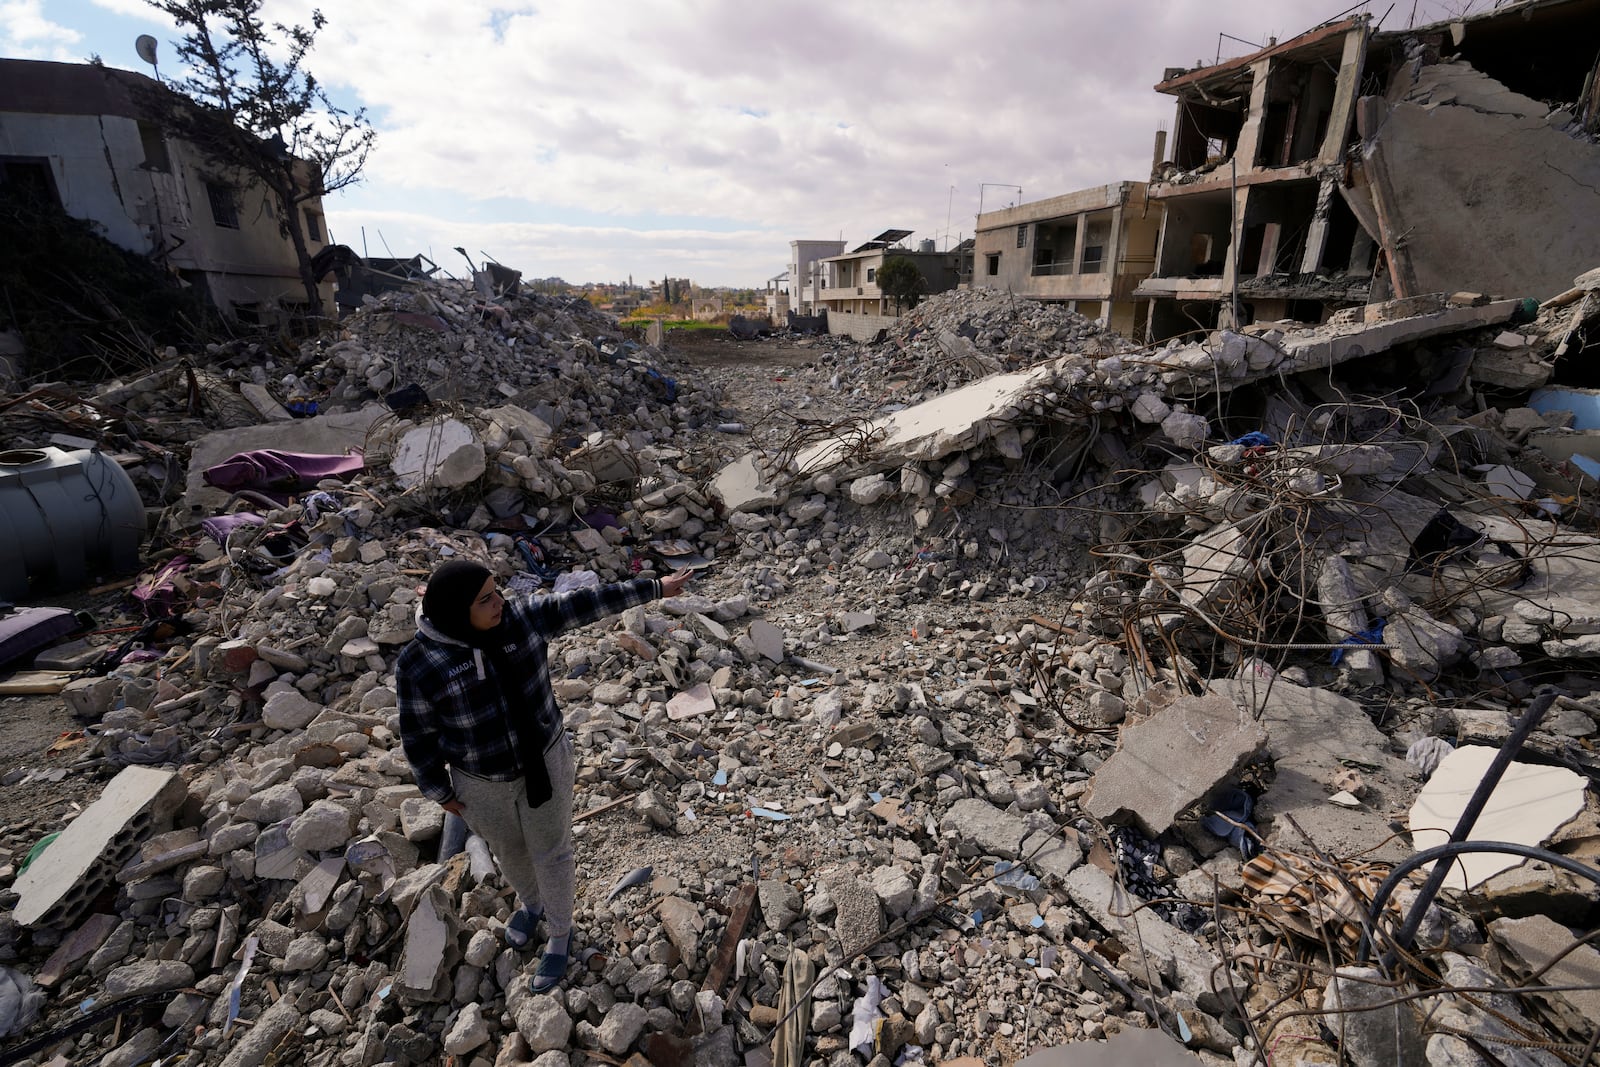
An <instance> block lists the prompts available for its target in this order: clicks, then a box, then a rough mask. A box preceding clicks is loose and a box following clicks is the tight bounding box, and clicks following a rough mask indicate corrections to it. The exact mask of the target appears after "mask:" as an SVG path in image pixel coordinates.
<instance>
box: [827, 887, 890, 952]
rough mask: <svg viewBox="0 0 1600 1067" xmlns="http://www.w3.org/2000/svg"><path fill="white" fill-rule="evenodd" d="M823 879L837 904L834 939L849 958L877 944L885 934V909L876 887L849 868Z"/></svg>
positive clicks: (831, 898)
mask: <svg viewBox="0 0 1600 1067" xmlns="http://www.w3.org/2000/svg"><path fill="white" fill-rule="evenodd" d="M820 880H821V882H822V887H823V890H824V891H825V892H826V893H827V894H828V898H829V899H830V900H832V901H833V906H834V917H833V931H834V936H836V937H837V938H838V939H839V947H840V949H841V950H842V951H843V953H844V955H845V958H846V959H848V958H850V957H851V956H854V955H855V954H856V953H858V952H860V951H862V950H863V949H865V948H866V947H867V946H868V945H870V944H872V943H873V942H874V941H876V940H877V939H878V935H879V934H881V933H882V932H883V906H882V904H881V903H880V902H879V900H878V894H876V893H874V892H873V891H872V887H871V886H869V885H867V884H865V883H863V882H862V881H861V879H859V878H857V877H856V876H855V874H854V873H853V872H852V871H850V870H848V869H846V868H837V869H835V870H832V871H825V872H823V874H822V876H821V879H820Z"/></svg>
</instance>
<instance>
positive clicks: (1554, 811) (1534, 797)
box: [1410, 745, 1588, 889]
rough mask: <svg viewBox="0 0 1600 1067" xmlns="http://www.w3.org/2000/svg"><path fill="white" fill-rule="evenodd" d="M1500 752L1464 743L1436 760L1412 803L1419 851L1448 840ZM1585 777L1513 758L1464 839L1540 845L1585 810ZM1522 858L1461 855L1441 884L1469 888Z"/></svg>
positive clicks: (1494, 854)
mask: <svg viewBox="0 0 1600 1067" xmlns="http://www.w3.org/2000/svg"><path fill="white" fill-rule="evenodd" d="M1498 752H1499V750H1498V749H1493V748H1489V747H1488V746H1487V745H1463V746H1461V747H1460V748H1458V749H1456V750H1455V751H1454V752H1452V753H1450V754H1449V755H1448V756H1446V757H1445V758H1444V759H1443V760H1441V761H1440V762H1439V766H1438V769H1437V770H1435V771H1434V772H1433V777H1431V778H1429V779H1428V782H1427V784H1426V785H1424V786H1423V787H1422V791H1421V792H1420V793H1418V794H1417V800H1416V803H1414V804H1412V805H1411V813H1410V827H1411V841H1412V844H1413V845H1415V846H1416V849H1417V851H1418V852H1422V851H1425V850H1427V849H1430V848H1433V847H1434V846H1435V845H1442V844H1444V843H1445V842H1446V841H1448V840H1450V834H1451V831H1453V830H1454V829H1455V827H1456V823H1457V822H1459V821H1460V819H1461V812H1462V811H1463V810H1464V809H1465V808H1466V806H1467V802H1468V801H1469V800H1470V799H1471V798H1472V794H1473V792H1474V790H1476V789H1477V788H1478V784H1479V783H1480V782H1482V781H1483V775H1484V772H1485V771H1487V770H1488V769H1489V764H1490V763H1492V762H1493V761H1494V758H1495V756H1496V755H1497V754H1498ZM1587 782H1588V780H1587V779H1586V778H1584V777H1583V776H1581V775H1579V774H1575V773H1573V772H1572V771H1569V770H1567V769H1566V768H1565V767H1541V766H1536V765H1534V764H1531V763H1517V762H1513V763H1512V764H1511V765H1510V766H1508V767H1507V768H1506V770H1505V774H1504V776H1502V777H1501V779H1500V782H1499V784H1497V785H1496V786H1495V788H1494V792H1492V793H1490V794H1489V800H1488V802H1487V803H1486V804H1485V805H1484V807H1483V811H1482V813H1481V814H1480V815H1479V816H1478V821H1477V823H1476V824H1474V826H1473V828H1472V831H1471V833H1470V834H1469V835H1468V840H1472V841H1511V842H1515V843H1517V844H1523V845H1535V846H1537V845H1542V844H1544V842H1545V841H1546V840H1548V839H1549V837H1550V835H1551V834H1553V833H1555V832H1556V830H1558V829H1560V828H1561V826H1562V825H1563V824H1565V823H1566V822H1568V821H1569V820H1570V819H1572V818H1573V817H1574V816H1575V815H1577V814H1578V813H1579V812H1580V811H1582V810H1583V805H1584V789H1585V786H1586V785H1587ZM1522 862H1524V861H1523V860H1522V859H1521V858H1520V857H1517V856H1507V855H1504V854H1502V853H1497V852H1479V853H1473V854H1470V855H1464V856H1460V857H1458V858H1456V859H1455V860H1454V861H1453V862H1452V863H1451V870H1450V874H1449V876H1448V877H1447V878H1446V879H1445V882H1444V884H1445V886H1446V887H1447V888H1450V889H1469V888H1471V887H1473V886H1476V885H1479V884H1480V883H1482V882H1483V881H1485V880H1486V879H1488V878H1490V877H1492V876H1493V875H1495V874H1498V873H1499V872H1500V871H1504V870H1507V869H1508V868H1511V867H1515V866H1517V865H1519V864H1521V863H1522Z"/></svg>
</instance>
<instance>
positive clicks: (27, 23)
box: [0, 0, 86, 62]
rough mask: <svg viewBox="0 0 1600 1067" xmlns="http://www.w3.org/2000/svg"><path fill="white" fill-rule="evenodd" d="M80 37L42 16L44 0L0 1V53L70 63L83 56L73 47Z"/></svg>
mask: <svg viewBox="0 0 1600 1067" xmlns="http://www.w3.org/2000/svg"><path fill="white" fill-rule="evenodd" d="M82 40H83V34H81V33H79V32H78V31H77V30H74V29H72V28H71V27H68V26H62V25H59V24H58V23H54V22H51V21H50V20H49V19H48V18H46V17H45V14H44V6H43V0H0V55H4V56H7V57H10V58H13V59H52V60H56V61H58V62H72V61H75V60H81V59H84V58H86V57H85V56H84V55H83V53H82V52H81V51H79V50H78V49H77V47H76V46H77V45H78V44H79V43H80V42H82Z"/></svg>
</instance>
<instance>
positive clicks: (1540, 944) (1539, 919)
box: [1489, 915, 1600, 1024]
mask: <svg viewBox="0 0 1600 1067" xmlns="http://www.w3.org/2000/svg"><path fill="white" fill-rule="evenodd" d="M1489 935H1490V936H1491V937H1493V938H1494V939H1495V941H1497V942H1499V944H1500V945H1501V946H1502V947H1503V948H1504V949H1505V950H1506V952H1507V953H1509V954H1510V955H1511V956H1512V957H1513V958H1514V959H1515V960H1516V961H1517V963H1518V964H1520V969H1521V971H1523V972H1524V973H1532V972H1533V971H1537V970H1540V969H1541V968H1543V967H1544V966H1545V965H1546V964H1548V963H1549V962H1550V961H1551V960H1553V959H1555V958H1556V957H1557V956H1562V959H1561V961H1560V962H1559V963H1557V964H1555V966H1553V967H1551V968H1550V969H1549V970H1548V971H1545V972H1544V974H1543V976H1541V977H1540V979H1539V984H1540V985H1546V986H1566V987H1568V988H1567V989H1566V990H1565V991H1564V992H1560V993H1551V994H1548V995H1549V996H1550V997H1551V998H1555V999H1559V1000H1565V1001H1566V1002H1567V1003H1568V1004H1569V1005H1571V1006H1572V1008H1573V1009H1574V1010H1576V1011H1577V1012H1578V1014H1579V1015H1580V1016H1582V1017H1583V1018H1584V1019H1586V1020H1588V1021H1589V1022H1590V1023H1591V1024H1592V1023H1593V1022H1594V1020H1596V1019H1600V952H1597V951H1596V950H1595V949H1594V948H1593V947H1592V946H1590V945H1580V946H1579V947H1578V948H1576V949H1573V950H1572V951H1571V952H1568V951H1567V950H1568V949H1569V948H1571V946H1572V942H1573V941H1574V940H1575V938H1574V935H1573V932H1572V931H1571V930H1569V929H1567V928H1566V927H1565V926H1562V925H1561V924H1560V923H1558V922H1555V921H1554V920H1553V919H1550V918H1549V917H1548V916H1544V915H1530V916H1528V917H1527V918H1525V919H1496V920H1494V921H1493V922H1491V923H1490V924H1489ZM1532 988H1537V987H1532Z"/></svg>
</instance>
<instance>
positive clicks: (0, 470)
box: [0, 448, 145, 600]
mask: <svg viewBox="0 0 1600 1067" xmlns="http://www.w3.org/2000/svg"><path fill="white" fill-rule="evenodd" d="M144 531H145V516H144V502H143V501H142V500H140V499H139V494H138V492H137V491H136V490H135V489H134V487H133V481H132V479H130V478H129V477H128V474H127V472H126V471H124V470H123V469H122V468H121V467H120V466H118V465H117V463H116V461H115V460H113V459H111V457H109V456H107V455H105V454H103V453H101V452H97V451H94V450H92V449H84V450H82V451H78V452H65V451H63V450H61V449H59V448H37V449H36V448H18V449H12V450H10V451H7V452H0V598H4V599H7V600H28V599H32V598H33V597H35V596H37V595H38V594H40V593H42V592H45V591H47V590H50V589H75V588H79V587H81V586H85V585H88V584H90V582H92V581H94V580H96V579H100V578H104V577H106V576H109V575H113V574H130V573H133V572H134V571H137V570H138V569H139V545H140V544H141V542H143V540H144Z"/></svg>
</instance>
